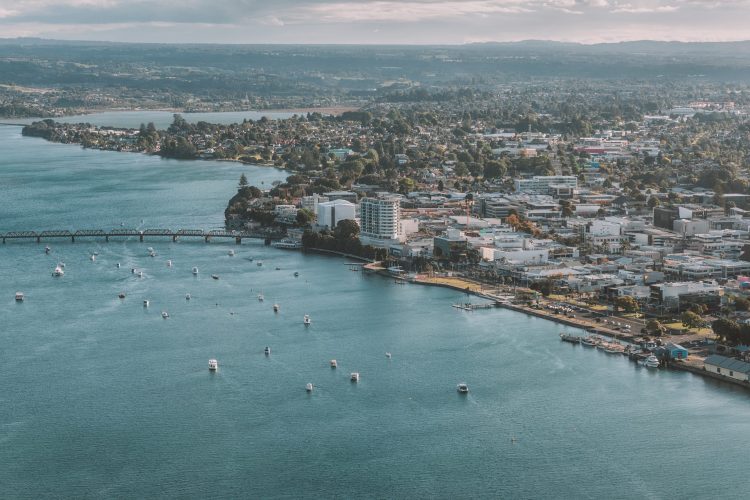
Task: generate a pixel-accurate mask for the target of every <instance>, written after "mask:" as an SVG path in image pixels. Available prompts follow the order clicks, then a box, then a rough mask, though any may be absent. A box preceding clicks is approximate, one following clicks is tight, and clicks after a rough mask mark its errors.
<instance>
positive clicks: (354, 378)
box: [350, 372, 359, 382]
mask: <svg viewBox="0 0 750 500" xmlns="http://www.w3.org/2000/svg"><path fill="white" fill-rule="evenodd" d="M350 378H351V381H352V382H359V372H352V374H351V376H350Z"/></svg>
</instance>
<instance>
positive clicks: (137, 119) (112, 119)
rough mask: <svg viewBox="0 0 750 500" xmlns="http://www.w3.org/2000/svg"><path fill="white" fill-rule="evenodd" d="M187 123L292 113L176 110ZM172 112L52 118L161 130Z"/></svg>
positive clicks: (172, 117)
mask: <svg viewBox="0 0 750 500" xmlns="http://www.w3.org/2000/svg"><path fill="white" fill-rule="evenodd" d="M180 114H181V115H182V116H183V118H185V120H187V121H188V122H190V123H197V122H199V121H205V122H208V123H225V124H229V123H241V122H242V120H244V119H248V120H260V119H261V118H262V117H264V116H265V117H267V118H268V119H271V120H273V119H277V118H289V117H290V116H292V115H294V113H290V112H288V111H228V112H216V113H180ZM173 119H174V113H173V112H171V111H104V112H101V113H90V114H87V115H72V116H66V117H61V118H53V120H55V121H58V122H62V123H90V124H92V125H98V126H105V127H129V128H138V127H139V126H140V125H141V123H148V122H153V123H154V125H155V126H156V128H157V129H165V128H167V127H169V125H171V124H172V121H173ZM37 120H41V118H18V119H15V118H12V119H11V118H7V119H2V120H0V123H31V122H34V121H37Z"/></svg>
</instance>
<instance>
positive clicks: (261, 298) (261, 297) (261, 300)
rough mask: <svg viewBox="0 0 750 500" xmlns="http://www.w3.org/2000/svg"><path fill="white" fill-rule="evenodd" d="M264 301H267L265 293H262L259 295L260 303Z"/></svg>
mask: <svg viewBox="0 0 750 500" xmlns="http://www.w3.org/2000/svg"><path fill="white" fill-rule="evenodd" d="M264 300H266V298H265V297H264V296H263V292H260V293H259V294H258V302H263V301H264Z"/></svg>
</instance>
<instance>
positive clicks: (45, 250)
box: [44, 247, 52, 254]
mask: <svg viewBox="0 0 750 500" xmlns="http://www.w3.org/2000/svg"><path fill="white" fill-rule="evenodd" d="M50 251H52V249H51V248H50V247H44V253H47V254H48V253H50Z"/></svg>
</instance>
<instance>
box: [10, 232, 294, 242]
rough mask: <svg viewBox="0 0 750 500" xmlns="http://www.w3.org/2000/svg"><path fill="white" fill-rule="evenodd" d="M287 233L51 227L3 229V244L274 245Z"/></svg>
mask: <svg viewBox="0 0 750 500" xmlns="http://www.w3.org/2000/svg"><path fill="white" fill-rule="evenodd" d="M284 236H286V234H285V233H284V232H280V231H270V230H268V231H227V230H224V229H212V230H210V231H204V230H203V229H178V230H176V231H173V230H171V229H125V228H119V229H112V230H110V231H105V230H103V229H79V230H76V231H71V230H68V229H51V230H44V231H9V232H5V233H4V232H0V238H2V240H3V243H5V241H6V240H36V242H37V243H41V242H42V241H49V240H52V239H70V241H71V242H72V243H75V242H76V240H79V239H82V238H99V239H104V241H107V242H109V240H110V238H138V240H139V241H141V242H142V241H144V239H146V238H149V239H151V238H160V237H161V238H164V237H166V238H171V239H172V241H178V240H180V239H183V238H201V239H203V241H205V242H206V243H208V242H210V241H211V240H212V239H215V238H219V239H221V238H234V241H235V243H237V244H238V245H239V244H241V243H242V240H243V239H261V240H264V241H265V242H266V244H267V245H268V244H270V243H271V241H273V240H280V239H282V238H284Z"/></svg>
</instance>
